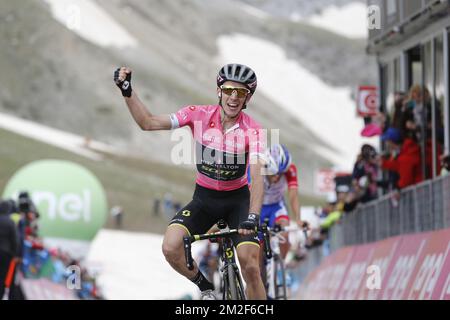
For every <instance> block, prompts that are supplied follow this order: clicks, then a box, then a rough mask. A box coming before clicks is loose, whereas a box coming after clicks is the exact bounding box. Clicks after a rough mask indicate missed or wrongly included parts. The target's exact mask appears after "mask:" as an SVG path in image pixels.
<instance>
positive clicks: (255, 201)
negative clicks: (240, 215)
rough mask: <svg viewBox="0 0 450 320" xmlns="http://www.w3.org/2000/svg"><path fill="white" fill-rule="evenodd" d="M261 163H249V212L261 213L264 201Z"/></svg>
mask: <svg viewBox="0 0 450 320" xmlns="http://www.w3.org/2000/svg"><path fill="white" fill-rule="evenodd" d="M261 168H262V163H261V161H260V160H258V161H257V162H255V163H253V162H251V163H250V176H251V181H252V188H251V191H250V212H257V213H260V212H261V207H262V202H263V199H264V180H263V176H262V175H261Z"/></svg>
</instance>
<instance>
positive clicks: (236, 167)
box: [170, 105, 266, 191]
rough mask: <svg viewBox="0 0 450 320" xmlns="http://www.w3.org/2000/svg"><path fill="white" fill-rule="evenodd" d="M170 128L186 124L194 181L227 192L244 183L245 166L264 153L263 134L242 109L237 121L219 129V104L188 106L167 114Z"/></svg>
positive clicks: (245, 179)
mask: <svg viewBox="0 0 450 320" xmlns="http://www.w3.org/2000/svg"><path fill="white" fill-rule="evenodd" d="M170 119H171V122H172V128H173V129H175V128H180V127H184V126H189V128H191V131H192V134H193V137H194V140H195V153H196V164H197V171H198V172H197V179H196V183H197V184H199V185H200V186H202V187H205V188H208V189H213V190H219V191H230V190H235V189H239V188H241V187H243V186H245V185H247V166H248V165H249V161H250V159H253V156H255V155H262V154H264V148H265V136H266V135H265V134H264V132H263V130H262V129H261V126H260V125H259V124H258V123H257V122H256V121H255V120H253V119H252V118H251V117H250V116H249V115H247V114H245V113H244V112H241V113H240V114H239V115H238V118H237V119H236V124H235V125H234V126H233V127H231V128H229V129H228V130H227V131H226V132H224V133H223V131H222V123H221V107H220V106H218V105H210V106H187V107H185V108H183V109H181V110H179V111H178V112H177V113H175V114H172V115H170Z"/></svg>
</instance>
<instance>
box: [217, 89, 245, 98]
mask: <svg viewBox="0 0 450 320" xmlns="http://www.w3.org/2000/svg"><path fill="white" fill-rule="evenodd" d="M235 91H236V94H237V97H238V98H245V97H246V96H247V94H248V93H249V91H248V90H247V89H245V88H232V87H222V92H223V93H224V94H226V95H227V96H231V95H232V94H233V92H235Z"/></svg>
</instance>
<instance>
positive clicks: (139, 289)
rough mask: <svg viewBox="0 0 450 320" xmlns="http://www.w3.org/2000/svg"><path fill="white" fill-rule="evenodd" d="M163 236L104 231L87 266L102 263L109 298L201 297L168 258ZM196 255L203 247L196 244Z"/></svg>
mask: <svg viewBox="0 0 450 320" xmlns="http://www.w3.org/2000/svg"><path fill="white" fill-rule="evenodd" d="M162 240H163V237H162V236H161V235H156V234H147V233H134V232H124V231H114V230H101V231H99V233H98V234H97V236H96V238H95V239H94V241H93V243H92V245H91V249H90V252H89V254H88V257H87V259H86V263H87V265H96V266H99V269H100V270H99V271H100V273H99V278H98V280H99V285H100V287H101V288H102V292H103V293H104V295H105V297H106V298H107V299H113V300H119V299H120V300H122V299H123V300H128V299H133V300H161V299H180V298H182V297H184V296H187V295H190V296H191V297H193V298H198V296H199V290H198V288H197V286H195V285H194V284H193V283H191V282H190V281H189V280H187V279H186V278H184V277H183V276H181V275H180V274H178V273H177V272H175V271H174V270H173V269H172V267H171V266H170V265H169V264H168V263H167V261H166V260H165V258H164V256H163V254H162V251H161V245H162ZM192 249H193V250H192V255H193V257H196V256H197V255H198V253H199V250H201V249H202V247H201V243H194V244H193V248H192Z"/></svg>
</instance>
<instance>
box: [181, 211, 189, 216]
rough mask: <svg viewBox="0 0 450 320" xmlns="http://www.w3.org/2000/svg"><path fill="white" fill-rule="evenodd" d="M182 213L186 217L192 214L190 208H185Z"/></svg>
mask: <svg viewBox="0 0 450 320" xmlns="http://www.w3.org/2000/svg"><path fill="white" fill-rule="evenodd" d="M181 215H183V216H185V217H189V216H190V215H191V212H190V211H189V210H184V211H183V212H182V213H181Z"/></svg>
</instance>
